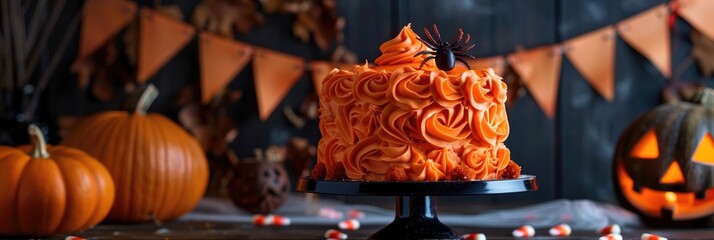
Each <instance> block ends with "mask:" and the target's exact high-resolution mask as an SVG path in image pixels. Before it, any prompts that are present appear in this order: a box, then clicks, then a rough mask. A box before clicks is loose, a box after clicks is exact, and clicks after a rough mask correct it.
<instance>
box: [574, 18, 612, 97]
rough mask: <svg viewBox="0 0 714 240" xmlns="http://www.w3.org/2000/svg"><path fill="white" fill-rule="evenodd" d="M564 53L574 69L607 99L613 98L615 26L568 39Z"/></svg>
mask: <svg viewBox="0 0 714 240" xmlns="http://www.w3.org/2000/svg"><path fill="white" fill-rule="evenodd" d="M564 47H565V54H566V55H567V56H568V59H569V60H570V62H572V63H573V65H574V66H575V69H577V70H578V72H580V74H581V75H583V77H584V78H585V81H587V82H588V83H590V86H592V87H593V88H594V89H595V91H597V92H598V93H600V95H602V97H603V98H605V99H606V100H607V101H612V100H613V99H614V98H615V28H614V27H612V26H608V27H604V28H602V29H599V30H596V31H592V32H589V33H586V34H583V35H580V36H578V37H576V38H573V39H571V40H568V41H567V42H565V44H564Z"/></svg>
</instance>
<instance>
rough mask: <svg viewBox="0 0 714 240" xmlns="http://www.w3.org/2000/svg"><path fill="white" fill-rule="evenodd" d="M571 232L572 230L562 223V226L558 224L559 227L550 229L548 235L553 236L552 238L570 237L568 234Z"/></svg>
mask: <svg viewBox="0 0 714 240" xmlns="http://www.w3.org/2000/svg"><path fill="white" fill-rule="evenodd" d="M572 231H573V230H572V229H571V228H570V226H569V225H568V224H565V223H563V224H560V225H557V226H555V227H552V228H550V230H549V231H548V233H550V235H551V236H554V237H567V236H570V233H571V232H572Z"/></svg>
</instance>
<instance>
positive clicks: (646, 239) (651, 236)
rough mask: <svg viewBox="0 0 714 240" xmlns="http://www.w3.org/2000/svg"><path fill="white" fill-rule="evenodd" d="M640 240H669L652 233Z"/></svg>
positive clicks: (644, 235)
mask: <svg viewBox="0 0 714 240" xmlns="http://www.w3.org/2000/svg"><path fill="white" fill-rule="evenodd" d="M640 240H667V238H666V237H660V236H657V235H654V234H651V233H643V234H642V236H641V237H640Z"/></svg>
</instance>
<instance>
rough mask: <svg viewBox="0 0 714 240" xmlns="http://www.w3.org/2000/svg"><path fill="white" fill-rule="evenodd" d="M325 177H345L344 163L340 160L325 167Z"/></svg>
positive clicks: (334, 178)
mask: <svg viewBox="0 0 714 240" xmlns="http://www.w3.org/2000/svg"><path fill="white" fill-rule="evenodd" d="M327 179H331V180H339V179H347V173H346V172H345V165H344V164H343V163H342V162H336V163H335V164H334V165H332V167H331V168H329V169H327Z"/></svg>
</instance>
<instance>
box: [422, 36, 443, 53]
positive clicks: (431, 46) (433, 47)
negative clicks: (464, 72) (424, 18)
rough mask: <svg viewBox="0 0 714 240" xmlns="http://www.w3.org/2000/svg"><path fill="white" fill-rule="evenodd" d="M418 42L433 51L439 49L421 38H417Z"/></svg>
mask: <svg viewBox="0 0 714 240" xmlns="http://www.w3.org/2000/svg"><path fill="white" fill-rule="evenodd" d="M417 40H419V41H420V42H421V43H423V44H424V45H426V46H427V47H428V48H431V49H434V50H436V49H439V48H438V47H436V46H434V44H431V43H429V42H427V41H424V39H421V38H420V37H417Z"/></svg>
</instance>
